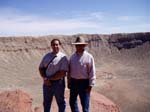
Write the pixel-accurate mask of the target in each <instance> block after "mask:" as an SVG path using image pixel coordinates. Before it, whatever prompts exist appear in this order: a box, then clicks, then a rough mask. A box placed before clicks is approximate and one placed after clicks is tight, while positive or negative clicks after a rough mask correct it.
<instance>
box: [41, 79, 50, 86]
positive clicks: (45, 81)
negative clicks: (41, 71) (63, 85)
mask: <svg viewBox="0 0 150 112" xmlns="http://www.w3.org/2000/svg"><path fill="white" fill-rule="evenodd" d="M43 83H44V85H47V86H51V82H50V80H49V79H47V78H43Z"/></svg>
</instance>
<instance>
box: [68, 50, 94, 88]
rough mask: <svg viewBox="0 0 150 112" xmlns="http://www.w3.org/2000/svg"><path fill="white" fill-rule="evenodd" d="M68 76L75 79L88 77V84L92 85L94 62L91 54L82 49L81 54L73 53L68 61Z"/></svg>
mask: <svg viewBox="0 0 150 112" xmlns="http://www.w3.org/2000/svg"><path fill="white" fill-rule="evenodd" d="M69 66H70V74H69V75H70V77H71V78H75V79H89V85H90V86H93V85H94V84H95V81H96V74H95V71H96V70H95V62H94V58H93V56H92V55H91V54H90V53H88V52H87V51H84V52H83V54H82V55H78V54H77V53H74V54H73V55H72V56H71V58H70V62H69Z"/></svg>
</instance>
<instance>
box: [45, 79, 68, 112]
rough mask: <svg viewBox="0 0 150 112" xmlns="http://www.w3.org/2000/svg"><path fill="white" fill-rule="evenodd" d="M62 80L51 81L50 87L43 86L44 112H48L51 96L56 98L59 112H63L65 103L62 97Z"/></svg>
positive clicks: (63, 85) (63, 89) (63, 90)
mask: <svg viewBox="0 0 150 112" xmlns="http://www.w3.org/2000/svg"><path fill="white" fill-rule="evenodd" d="M64 92H65V82H64V80H57V81H53V82H52V85H51V86H47V85H43V100H44V101H43V107H44V112H50V109H51V103H52V99H53V96H55V98H56V102H57V104H58V110H59V112H65V108H66V101H65V97H64Z"/></svg>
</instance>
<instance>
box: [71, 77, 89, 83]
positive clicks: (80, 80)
mask: <svg viewBox="0 0 150 112" xmlns="http://www.w3.org/2000/svg"><path fill="white" fill-rule="evenodd" d="M71 80H72V81H75V82H84V81H85V82H86V81H89V79H75V78H71Z"/></svg>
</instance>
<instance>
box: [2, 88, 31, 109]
mask: <svg viewBox="0 0 150 112" xmlns="http://www.w3.org/2000/svg"><path fill="white" fill-rule="evenodd" d="M0 112H33V111H32V98H31V97H30V96H29V95H28V94H27V93H25V92H23V91H21V90H15V91H4V92H2V93H0Z"/></svg>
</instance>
